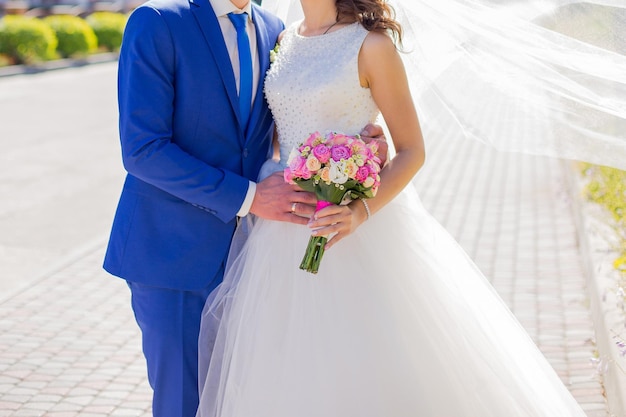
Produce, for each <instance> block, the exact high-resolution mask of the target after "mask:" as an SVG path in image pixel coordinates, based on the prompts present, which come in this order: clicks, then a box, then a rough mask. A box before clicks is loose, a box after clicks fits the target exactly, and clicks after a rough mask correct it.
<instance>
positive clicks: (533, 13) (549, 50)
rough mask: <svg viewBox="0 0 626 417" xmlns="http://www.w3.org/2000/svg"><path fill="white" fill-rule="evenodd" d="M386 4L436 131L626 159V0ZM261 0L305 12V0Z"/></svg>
mask: <svg viewBox="0 0 626 417" xmlns="http://www.w3.org/2000/svg"><path fill="white" fill-rule="evenodd" d="M389 4H391V5H392V6H393V7H394V9H395V11H396V17H397V19H398V20H399V21H400V23H401V24H402V26H403V29H404V31H405V38H404V46H403V51H404V52H405V53H403V54H402V56H403V58H404V60H405V65H406V69H407V73H408V75H409V80H410V83H411V89H412V93H413V96H414V99H415V103H416V106H417V108H418V112H419V115H420V119H421V122H422V125H423V128H424V130H425V132H426V133H427V134H428V135H429V136H433V135H435V137H436V136H437V134H438V132H446V135H445V136H446V137H450V136H457V137H465V138H471V139H474V140H478V141H480V142H483V143H487V144H489V145H491V146H493V147H495V148H496V149H499V150H502V151H514V152H524V153H531V154H539V155H549V156H556V157H561V158H566V159H574V160H583V161H588V162H593V163H597V164H601V165H608V166H614V167H617V168H621V169H626V0H597V1H593V0H592V1H587V2H577V1H569V0H436V1H426V0H389ZM263 7H266V8H268V9H270V10H272V11H274V12H275V13H276V14H278V15H279V16H280V17H281V18H282V19H283V20H284V21H285V22H286V23H287V24H289V23H291V22H293V21H295V20H298V19H300V18H301V17H302V10H301V8H300V2H299V0H263ZM620 31H621V32H620ZM519 126H522V127H521V128H520V127H519ZM452 131H453V133H454V134H452V135H451V132H452Z"/></svg>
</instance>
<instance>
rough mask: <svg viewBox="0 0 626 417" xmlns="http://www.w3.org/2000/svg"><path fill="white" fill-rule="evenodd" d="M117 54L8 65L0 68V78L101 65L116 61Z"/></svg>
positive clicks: (110, 53) (109, 53)
mask: <svg viewBox="0 0 626 417" xmlns="http://www.w3.org/2000/svg"><path fill="white" fill-rule="evenodd" d="M118 57H119V54H118V53H117V52H105V53H101V54H94V55H90V56H88V57H85V58H76V59H73V58H66V59H57V60H54V61H47V62H42V63H40V64H37V65H9V66H6V67H0V78H1V77H11V76H14V75H23V74H38V73H40V72H45V71H54V70H59V69H65V68H74V67H83V66H85V65H91V64H101V63H105V62H112V61H117V59H118Z"/></svg>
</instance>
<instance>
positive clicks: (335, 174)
mask: <svg viewBox="0 0 626 417" xmlns="http://www.w3.org/2000/svg"><path fill="white" fill-rule="evenodd" d="M329 177H330V182H332V183H335V184H345V183H346V182H347V181H348V180H349V179H350V177H348V174H347V173H346V161H337V162H336V161H334V160H332V159H331V160H330V172H329Z"/></svg>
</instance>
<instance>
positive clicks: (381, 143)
mask: <svg viewBox="0 0 626 417" xmlns="http://www.w3.org/2000/svg"><path fill="white" fill-rule="evenodd" d="M361 139H363V141H364V142H365V143H370V142H372V141H375V142H377V143H378V157H379V158H380V160H381V164H380V165H381V166H384V165H385V164H386V163H387V156H388V153H389V145H388V144H387V139H386V138H385V132H384V131H383V128H382V126H379V125H375V124H372V123H369V124H368V125H367V126H365V127H364V128H363V130H362V131H361Z"/></svg>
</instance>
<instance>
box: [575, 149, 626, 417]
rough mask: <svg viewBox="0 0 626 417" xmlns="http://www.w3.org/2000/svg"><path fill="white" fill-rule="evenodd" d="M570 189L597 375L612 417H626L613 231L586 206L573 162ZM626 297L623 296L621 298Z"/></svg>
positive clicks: (624, 332)
mask: <svg viewBox="0 0 626 417" xmlns="http://www.w3.org/2000/svg"><path fill="white" fill-rule="evenodd" d="M563 163H565V164H568V166H567V167H566V169H567V171H568V174H569V175H566V177H567V181H568V184H567V186H568V188H569V191H570V196H571V198H572V209H573V211H574V219H575V221H576V229H577V231H578V240H579V244H580V248H581V252H582V253H583V254H585V255H586V256H583V259H582V261H583V265H584V268H585V271H586V276H587V287H588V288H589V297H590V309H591V315H592V318H593V323H594V329H595V333H596V345H597V349H598V372H599V373H600V375H601V377H602V382H603V385H604V391H605V392H604V394H605V397H606V401H607V406H608V409H609V413H610V414H609V417H626V357H624V355H622V353H621V352H620V349H619V347H618V345H617V342H618V341H619V340H625V339H626V328H625V326H624V320H626V318H625V317H624V315H623V313H622V312H621V311H620V309H619V308H618V304H619V303H620V301H619V300H618V298H619V297H620V296H618V295H617V294H616V291H615V283H616V281H617V272H616V271H615V270H614V268H613V265H612V264H613V261H612V258H613V256H612V254H613V250H612V244H611V238H612V236H613V233H614V231H613V230H611V228H610V226H609V225H608V224H607V222H606V215H605V214H604V213H603V212H602V209H601V207H599V206H597V205H595V204H593V203H590V202H587V201H586V200H585V199H584V197H583V196H582V194H581V190H582V188H583V180H582V178H581V177H580V174H578V173H577V172H576V170H575V168H574V167H573V165H572V163H571V161H564V162H563ZM621 297H623V296H621ZM621 302H622V303H623V301H621Z"/></svg>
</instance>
